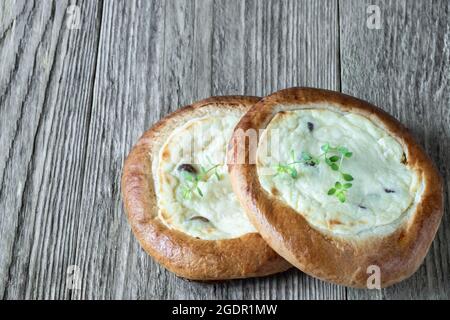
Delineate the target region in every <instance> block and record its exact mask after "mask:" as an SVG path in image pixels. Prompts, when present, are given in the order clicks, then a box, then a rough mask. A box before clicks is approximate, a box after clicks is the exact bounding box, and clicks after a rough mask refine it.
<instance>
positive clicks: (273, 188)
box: [270, 187, 280, 196]
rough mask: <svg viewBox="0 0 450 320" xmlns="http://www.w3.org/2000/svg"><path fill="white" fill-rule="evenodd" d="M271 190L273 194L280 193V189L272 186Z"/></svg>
mask: <svg viewBox="0 0 450 320" xmlns="http://www.w3.org/2000/svg"><path fill="white" fill-rule="evenodd" d="M270 192H272V194H273V195H274V196H278V195H280V192H279V191H278V189H277V188H275V187H272V189H270Z"/></svg>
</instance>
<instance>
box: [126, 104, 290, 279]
mask: <svg viewBox="0 0 450 320" xmlns="http://www.w3.org/2000/svg"><path fill="white" fill-rule="evenodd" d="M258 100H259V98H256V97H239V96H230V97H213V98H209V99H206V100H202V101H200V102H197V103H194V104H192V105H189V106H186V107H184V108H182V109H180V110H178V111H176V112H174V113H172V114H170V115H169V116H167V117H166V118H164V119H162V120H161V121H159V122H158V123H156V124H155V125H154V126H153V127H152V128H151V129H150V130H148V131H147V132H145V133H144V135H143V136H142V137H141V138H140V139H139V141H138V142H137V143H136V145H135V146H134V147H133V149H132V151H131V152H130V154H129V156H128V158H127V160H126V162H125V165H124V171H123V176H122V192H123V199H124V204H125V211H126V213H127V215H128V220H129V222H130V224H131V227H132V230H133V232H134V234H135V236H136V238H137V239H138V240H139V242H140V244H141V246H142V247H143V248H144V249H145V250H146V251H147V253H148V254H150V255H151V256H152V257H154V258H155V260H157V261H158V262H159V263H161V264H162V265H163V266H165V267H166V268H167V269H169V270H170V271H172V272H174V273H175V274H177V275H178V276H181V277H184V278H188V279H192V280H224V279H233V278H246V277H256V276H264V275H269V274H273V273H277V272H281V271H284V270H286V269H288V268H289V267H290V265H289V264H288V263H287V262H286V261H285V260H284V259H282V258H281V257H280V256H279V255H277V254H276V253H275V252H274V251H273V250H272V249H271V248H270V247H269V246H268V245H267V244H266V242H265V241H264V240H263V239H262V238H261V236H260V235H259V234H258V233H257V232H256V230H255V229H254V227H253V226H252V225H251V223H250V222H249V220H248V218H247V216H246V215H245V213H244V211H243V209H242V207H241V206H240V205H239V202H238V200H237V198H236V196H235V195H234V193H233V191H232V187H231V183H230V179H229V176H228V172H227V169H226V150H227V145H228V141H229V138H230V137H231V135H232V132H233V128H234V126H235V125H236V124H237V122H238V121H239V119H240V117H241V116H242V115H243V114H244V113H245V112H246V111H247V110H248V108H249V107H251V106H252V105H253V104H255V103H256V102H257V101H258Z"/></svg>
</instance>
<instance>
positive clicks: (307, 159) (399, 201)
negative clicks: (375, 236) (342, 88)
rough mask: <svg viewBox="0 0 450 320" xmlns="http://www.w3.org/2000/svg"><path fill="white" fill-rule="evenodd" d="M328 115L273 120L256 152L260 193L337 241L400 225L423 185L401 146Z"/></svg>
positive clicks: (366, 125)
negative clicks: (339, 236)
mask: <svg viewBox="0 0 450 320" xmlns="http://www.w3.org/2000/svg"><path fill="white" fill-rule="evenodd" d="M330 109H331V106H325V105H320V106H317V107H315V108H310V109H297V110H293V111H283V112H279V113H277V114H276V115H275V116H274V118H273V119H272V120H271V122H270V123H269V124H268V126H267V129H266V130H265V131H264V133H263V134H262V136H261V138H260V142H259V145H258V152H257V170H258V176H259V180H260V183H261V185H262V187H263V188H264V189H265V190H266V191H267V192H269V193H271V194H272V195H274V196H276V197H278V198H280V199H282V200H283V201H284V202H286V203H287V204H288V205H289V206H291V207H292V208H294V209H295V210H296V211H297V212H298V213H299V214H302V215H303V216H304V217H305V219H306V220H307V221H308V222H309V223H310V224H311V225H313V226H315V227H317V228H320V229H325V230H327V231H330V232H332V233H338V234H357V233H360V232H364V231H368V230H373V229H374V228H377V227H382V226H386V225H389V224H392V223H396V222H397V221H398V220H399V219H400V218H401V217H402V216H403V215H404V214H405V213H406V212H408V210H409V208H411V207H412V206H413V205H414V204H415V201H416V198H417V197H416V195H417V194H418V192H420V185H421V182H420V181H419V178H418V176H417V174H416V173H415V172H414V171H413V170H411V169H410V168H408V166H407V163H406V161H407V159H406V154H405V153H404V150H403V148H402V146H401V145H400V143H399V142H398V141H397V140H396V139H394V138H393V137H392V136H391V135H389V133H387V132H386V131H385V130H382V129H381V128H380V127H378V126H377V125H375V124H374V123H373V122H372V121H370V120H369V119H367V118H365V117H363V116H360V115H357V114H353V113H339V112H335V111H332V110H330ZM275 138H276V139H275ZM271 141H277V143H276V145H275V144H274V143H273V145H271V143H270V142H271ZM268 146H270V147H268ZM266 150H270V152H267V151H266Z"/></svg>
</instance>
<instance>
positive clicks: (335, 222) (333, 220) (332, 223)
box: [328, 219, 343, 226]
mask: <svg viewBox="0 0 450 320" xmlns="http://www.w3.org/2000/svg"><path fill="white" fill-rule="evenodd" d="M328 223H329V224H330V226H334V225H337V224H343V223H342V222H341V221H339V220H336V219H331V220H330V221H328Z"/></svg>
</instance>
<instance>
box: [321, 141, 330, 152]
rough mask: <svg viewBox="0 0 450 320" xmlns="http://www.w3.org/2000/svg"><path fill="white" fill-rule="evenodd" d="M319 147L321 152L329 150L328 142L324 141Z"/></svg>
mask: <svg viewBox="0 0 450 320" xmlns="http://www.w3.org/2000/svg"><path fill="white" fill-rule="evenodd" d="M320 149H322V151H323V152H328V150H330V144H329V143H326V144H324V145H323V146H321V147H320Z"/></svg>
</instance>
